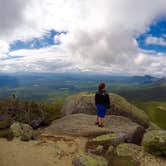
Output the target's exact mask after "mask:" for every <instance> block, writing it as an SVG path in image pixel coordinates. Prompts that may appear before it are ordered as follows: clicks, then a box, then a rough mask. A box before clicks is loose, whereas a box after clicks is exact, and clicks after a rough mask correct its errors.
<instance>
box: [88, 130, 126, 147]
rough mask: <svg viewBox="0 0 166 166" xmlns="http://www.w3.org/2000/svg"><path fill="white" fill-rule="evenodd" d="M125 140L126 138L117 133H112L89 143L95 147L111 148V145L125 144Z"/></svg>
mask: <svg viewBox="0 0 166 166" xmlns="http://www.w3.org/2000/svg"><path fill="white" fill-rule="evenodd" d="M124 139H125V138H124V137H123V136H122V135H118V134H116V133H110V134H105V135H100V136H98V137H96V138H93V139H92V140H90V141H89V143H90V144H94V145H104V146H110V145H118V144H120V143H122V142H124V141H125V140H124Z"/></svg>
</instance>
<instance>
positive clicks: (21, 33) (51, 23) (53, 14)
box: [0, 0, 166, 75]
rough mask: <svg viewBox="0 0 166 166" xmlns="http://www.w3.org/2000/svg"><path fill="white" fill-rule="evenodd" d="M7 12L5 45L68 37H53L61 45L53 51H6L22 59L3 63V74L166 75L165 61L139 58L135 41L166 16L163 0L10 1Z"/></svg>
mask: <svg viewBox="0 0 166 166" xmlns="http://www.w3.org/2000/svg"><path fill="white" fill-rule="evenodd" d="M2 3H3V1H2V0H0V6H1V4H2ZM12 6H14V7H13V8H12ZM11 8H12V11H16V13H15V12H12V13H13V14H11V12H10V9H11ZM6 9H8V10H5V8H4V9H3V10H2V11H1V12H0V18H2V17H3V15H5V17H6V18H7V19H5V20H6V22H5V21H4V22H1V23H0V32H1V33H0V36H1V37H3V40H4V41H8V42H11V41H13V40H16V39H21V40H29V39H31V38H33V37H42V36H43V34H45V33H46V32H47V31H48V30H50V29H55V30H58V31H67V32H68V33H67V34H66V35H64V34H62V35H60V36H59V37H55V40H56V41H57V40H58V41H60V42H61V43H62V44H61V45H59V46H56V47H50V48H45V49H40V50H34V49H33V50H20V51H16V52H10V55H11V56H13V57H14V56H18V55H19V56H22V55H23V57H22V58H12V59H8V60H6V61H1V65H3V66H4V67H2V68H1V71H3V70H9V71H10V70H27V71H33V70H34V71H53V72H55V71H65V70H66V71H68V70H82V71H98V72H107V73H118V72H119V73H120V72H122V73H123V72H124V71H125V72H126V73H129V74H144V73H148V72H149V73H152V74H154V73H159V72H160V73H163V75H164V74H165V73H164V72H165V68H166V66H165V63H164V62H165V61H166V56H164V55H161V56H156V57H155V56H153V55H148V54H146V53H143V52H142V50H140V49H139V48H138V45H137V42H136V37H137V36H138V35H139V34H140V33H143V32H145V31H146V30H147V29H148V27H149V25H150V24H151V23H152V22H153V20H154V19H156V18H157V17H159V16H161V15H165V14H166V1H165V0H153V1H151V0H139V1H137V0H123V1H122V0H103V1H101V0H84V1H78V0H56V1H53V0H42V1H41V0H32V1H31V0H30V1H28V2H27V3H25V2H23V1H21V0H12V3H11V4H9V0H8V1H6ZM13 20H15V21H13ZM5 25H7V26H5ZM9 32H10V33H9ZM141 54H143V55H141ZM160 60H162V61H163V62H160ZM155 63H157V64H158V65H154V64H155ZM150 67H151V69H149V68H150ZM161 68H162V70H161ZM159 70H160V71H159ZM151 71H153V72H151Z"/></svg>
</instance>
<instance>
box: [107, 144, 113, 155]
mask: <svg viewBox="0 0 166 166" xmlns="http://www.w3.org/2000/svg"><path fill="white" fill-rule="evenodd" d="M113 152H114V147H113V146H112V145H110V146H109V147H108V150H107V152H106V156H109V157H110V156H112V155H113Z"/></svg>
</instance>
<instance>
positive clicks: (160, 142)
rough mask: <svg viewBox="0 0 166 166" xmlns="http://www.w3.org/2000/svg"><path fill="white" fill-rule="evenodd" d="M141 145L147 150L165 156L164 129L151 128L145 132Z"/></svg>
mask: <svg viewBox="0 0 166 166" xmlns="http://www.w3.org/2000/svg"><path fill="white" fill-rule="evenodd" d="M142 145H143V146H144V149H145V150H146V151H147V152H150V153H152V154H154V155H158V156H164V157H166V130H151V131H148V132H146V133H145V135H144V137H143V141H142Z"/></svg>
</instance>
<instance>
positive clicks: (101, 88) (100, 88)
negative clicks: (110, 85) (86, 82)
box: [98, 82, 106, 93]
mask: <svg viewBox="0 0 166 166" xmlns="http://www.w3.org/2000/svg"><path fill="white" fill-rule="evenodd" d="M105 87H106V84H105V83H104V82H101V83H100V84H99V86H98V92H99V93H103V92H104V88H105Z"/></svg>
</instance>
